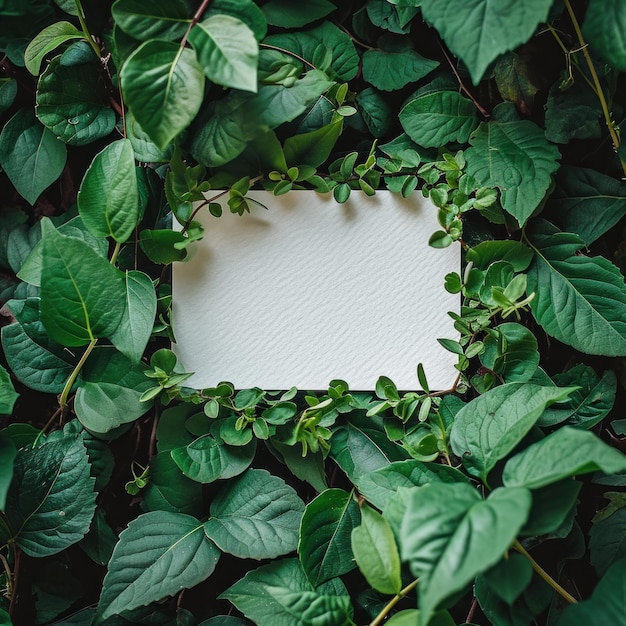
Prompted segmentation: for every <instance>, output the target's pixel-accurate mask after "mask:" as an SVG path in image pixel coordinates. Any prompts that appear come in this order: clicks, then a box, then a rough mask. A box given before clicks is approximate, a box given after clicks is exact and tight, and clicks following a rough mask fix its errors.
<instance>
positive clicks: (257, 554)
mask: <svg viewBox="0 0 626 626" xmlns="http://www.w3.org/2000/svg"><path fill="white" fill-rule="evenodd" d="M303 512H304V502H302V500H300V498H299V497H298V494H297V493H296V492H295V490H294V489H292V488H291V487H289V485H287V484H286V483H285V481H283V480H282V479H281V478H278V477H276V476H272V475H271V474H270V473H269V472H266V471H265V470H257V469H249V470H248V471H246V472H245V474H243V475H242V476H241V477H239V478H237V479H236V480H234V481H231V482H229V483H228V484H227V485H226V486H225V487H224V488H222V489H221V491H220V492H219V493H218V494H217V496H216V497H215V498H214V499H213V502H212V503H211V517H210V518H209V519H208V520H207V521H206V522H205V524H204V531H205V533H206V534H207V536H208V537H210V538H211V539H212V540H213V541H214V542H215V543H216V544H217V545H218V546H219V548H220V549H221V550H223V551H224V552H228V553H229V554H234V555H235V556H238V557H239V558H242V559H272V558H275V557H277V556H280V555H281V554H287V553H288V552H291V551H292V550H295V549H296V546H297V543H298V529H299V527H300V520H301V518H302V513H303Z"/></svg>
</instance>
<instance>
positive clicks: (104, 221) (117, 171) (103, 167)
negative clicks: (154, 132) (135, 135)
mask: <svg viewBox="0 0 626 626" xmlns="http://www.w3.org/2000/svg"><path fill="white" fill-rule="evenodd" d="M78 210H79V212H80V216H81V218H82V220H83V223H84V224H85V226H86V227H87V229H88V230H89V232H91V233H92V234H93V235H95V236H96V237H113V239H115V241H117V242H119V243H123V242H124V241H126V240H127V239H128V238H129V237H130V235H131V234H132V232H133V230H134V229H135V226H137V222H138V220H139V192H138V188H137V176H136V174H135V156H134V153H133V146H132V144H131V142H130V140H129V139H119V140H118V141H114V142H113V143H110V144H109V145H108V146H107V147H106V148H104V150H102V151H101V152H99V153H98V154H97V155H96V156H95V158H94V160H93V161H92V162H91V165H90V166H89V169H88V170H87V172H86V173H85V176H84V178H83V182H82V183H81V186H80V191H79V192H78Z"/></svg>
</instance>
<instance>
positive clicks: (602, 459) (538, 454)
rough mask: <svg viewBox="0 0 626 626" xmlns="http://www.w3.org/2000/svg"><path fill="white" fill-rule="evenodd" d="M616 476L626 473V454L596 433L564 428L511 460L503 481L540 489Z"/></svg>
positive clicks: (506, 466)
mask: <svg viewBox="0 0 626 626" xmlns="http://www.w3.org/2000/svg"><path fill="white" fill-rule="evenodd" d="M598 470H600V471H603V472H605V473H607V474H615V473H618V472H623V471H624V470H626V455H624V454H623V453H621V452H619V451H618V450H616V449H615V448H612V447H611V446H608V445H607V444H606V443H604V442H603V441H602V440H601V439H599V438H598V437H597V436H596V435H594V434H593V433H592V432H589V431H587V430H579V429H577V428H572V427H571V426H563V427H562V428H559V430H557V431H556V432H554V433H552V434H551V435H549V436H548V437H546V438H545V439H542V440H541V441H538V442H537V443H534V444H532V445H531V446H529V447H528V448H526V449H525V450H523V451H522V452H519V453H518V454H516V455H515V456H513V457H511V458H510V459H509V460H508V461H507V463H506V465H505V466H504V473H503V475H502V480H503V482H504V484H505V485H507V486H509V487H518V486H521V487H528V488H529V489H537V488H538V487H544V486H545V485H550V484H551V483H554V482H556V481H557V480H561V479H563V478H568V477H569V476H577V475H580V474H589V473H590V472H596V471H598Z"/></svg>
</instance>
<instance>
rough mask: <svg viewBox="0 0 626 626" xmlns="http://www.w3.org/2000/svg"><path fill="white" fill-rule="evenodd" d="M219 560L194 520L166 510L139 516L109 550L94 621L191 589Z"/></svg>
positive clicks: (218, 553)
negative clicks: (111, 550) (105, 572)
mask: <svg viewBox="0 0 626 626" xmlns="http://www.w3.org/2000/svg"><path fill="white" fill-rule="evenodd" d="M219 557H220V552H219V550H218V549H217V548H216V547H215V545H214V544H213V542H211V541H210V540H209V539H207V537H206V535H205V534H204V532H203V530H202V524H201V523H200V522H199V521H198V520H197V519H195V518H194V517H191V516H190V515H183V514H182V513H169V512H166V511H152V512H150V513H145V514H143V515H140V516H139V517H137V518H135V519H134V520H133V521H131V522H130V524H129V525H128V527H127V528H126V530H124V531H123V532H122V534H121V535H120V539H119V542H118V543H117V545H116V546H115V549H114V550H113V556H112V557H111V560H110V562H109V567H108V571H107V574H106V576H105V578H104V583H103V587H102V593H101V595H100V602H99V603H98V616H97V619H96V623H102V622H103V621H104V620H105V619H106V618H107V617H110V616H111V615H118V614H120V613H122V612H124V611H130V610H132V609H135V608H137V607H140V606H145V605H148V604H150V603H151V602H156V601H158V600H162V599H163V598H167V597H168V596H172V595H174V594H176V593H178V592H179V591H180V590H181V589H189V588H191V587H194V586H195V585H197V584H198V583H200V582H202V581H203V580H204V579H205V578H207V577H208V576H210V574H211V573H212V572H213V570H214V569H215V566H216V565H217V562H218V560H219Z"/></svg>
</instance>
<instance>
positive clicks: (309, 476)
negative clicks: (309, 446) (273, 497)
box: [265, 439, 328, 493]
mask: <svg viewBox="0 0 626 626" xmlns="http://www.w3.org/2000/svg"><path fill="white" fill-rule="evenodd" d="M268 444H269V445H268ZM265 445H266V446H268V448H269V450H270V452H271V453H272V454H274V456H276V457H277V458H278V459H279V460H280V461H281V462H283V463H284V464H285V465H286V466H287V467H288V468H289V471H290V472H291V473H292V474H293V475H294V476H295V477H296V478H299V479H300V480H303V481H306V482H307V483H309V485H311V487H313V489H315V491H317V492H318V493H321V492H322V491H324V490H326V489H328V485H327V484H326V472H325V470H324V455H323V454H322V451H321V450H319V451H318V452H311V451H310V450H309V451H308V452H307V455H306V456H305V457H303V456H302V448H301V447H300V446H289V445H287V444H285V443H281V442H280V441H276V440H274V439H270V440H269V441H266V442H265Z"/></svg>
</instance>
